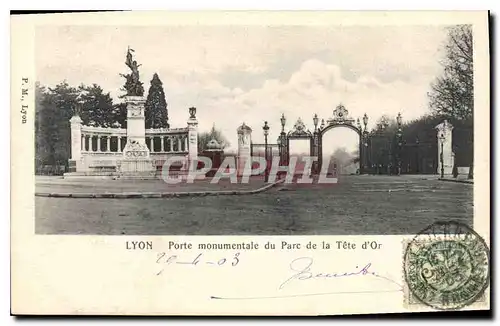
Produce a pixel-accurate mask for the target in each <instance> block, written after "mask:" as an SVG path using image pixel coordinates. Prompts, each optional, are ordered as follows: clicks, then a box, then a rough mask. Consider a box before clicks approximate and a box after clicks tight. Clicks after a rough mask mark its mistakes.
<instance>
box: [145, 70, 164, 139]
mask: <svg viewBox="0 0 500 326" xmlns="http://www.w3.org/2000/svg"><path fill="white" fill-rule="evenodd" d="M144 115H145V119H146V128H148V129H149V128H170V125H169V124H168V111H167V101H166V100H165V92H164V91H163V84H162V82H161V80H160V77H158V74H156V73H155V74H154V75H153V79H151V86H150V87H149V92H148V97H147V99H146V104H145V110H144Z"/></svg>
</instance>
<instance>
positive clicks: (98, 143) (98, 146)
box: [97, 135, 101, 152]
mask: <svg viewBox="0 0 500 326" xmlns="http://www.w3.org/2000/svg"><path fill="white" fill-rule="evenodd" d="M97 151H98V152H100V151H101V135H97Z"/></svg>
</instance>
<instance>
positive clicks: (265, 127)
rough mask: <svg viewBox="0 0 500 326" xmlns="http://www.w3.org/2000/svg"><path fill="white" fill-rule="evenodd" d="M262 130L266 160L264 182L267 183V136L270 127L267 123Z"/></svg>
mask: <svg viewBox="0 0 500 326" xmlns="http://www.w3.org/2000/svg"><path fill="white" fill-rule="evenodd" d="M262 130H264V158H265V160H266V169H265V174H264V181H265V182H267V181H268V180H269V161H268V155H267V136H268V135H269V126H268V125H267V121H264V126H263V127H262Z"/></svg>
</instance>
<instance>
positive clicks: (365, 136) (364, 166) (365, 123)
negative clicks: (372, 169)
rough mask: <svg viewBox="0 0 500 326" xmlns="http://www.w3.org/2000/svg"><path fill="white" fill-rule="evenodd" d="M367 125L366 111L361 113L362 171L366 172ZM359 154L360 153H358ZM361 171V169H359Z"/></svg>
mask: <svg viewBox="0 0 500 326" xmlns="http://www.w3.org/2000/svg"><path fill="white" fill-rule="evenodd" d="M367 125H368V116H367V115H366V113H365V114H364V115H363V126H364V129H363V145H364V149H363V162H361V163H362V164H363V173H366V171H367V170H368V131H367V130H366V126H367ZM360 155H361V154H360ZM360 172H361V171H360Z"/></svg>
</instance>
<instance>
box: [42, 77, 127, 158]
mask: <svg viewBox="0 0 500 326" xmlns="http://www.w3.org/2000/svg"><path fill="white" fill-rule="evenodd" d="M78 103H81V107H80V109H79V110H78V111H79V112H78V114H79V115H80V117H81V118H82V123H83V124H84V125H89V126H96V127H122V128H123V127H125V126H124V123H125V122H126V107H125V106H124V105H121V104H118V105H113V100H112V98H111V96H110V95H109V93H104V92H103V90H102V88H101V87H100V86H99V85H97V84H93V85H90V86H85V85H80V86H78V87H74V86H70V85H69V84H68V83H67V82H66V81H63V82H61V83H60V84H58V85H56V86H55V87H44V86H42V85H40V84H39V83H36V84H35V163H36V168H40V167H41V166H44V165H52V166H56V165H67V163H68V159H69V158H70V154H71V127H70V122H69V120H70V119H71V117H72V116H73V115H74V114H75V113H76V111H77V108H78V107H79V105H78Z"/></svg>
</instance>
